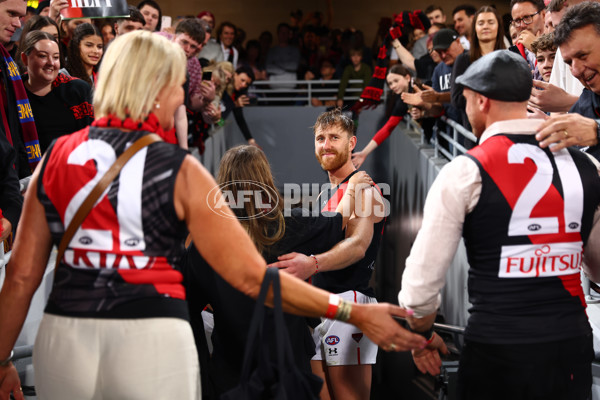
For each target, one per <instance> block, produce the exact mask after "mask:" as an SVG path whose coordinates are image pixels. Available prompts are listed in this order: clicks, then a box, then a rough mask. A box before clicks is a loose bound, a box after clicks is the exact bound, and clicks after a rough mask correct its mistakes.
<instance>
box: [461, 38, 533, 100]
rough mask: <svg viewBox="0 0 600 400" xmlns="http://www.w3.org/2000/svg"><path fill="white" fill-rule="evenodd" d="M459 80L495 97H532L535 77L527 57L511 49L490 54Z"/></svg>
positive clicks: (466, 85) (525, 98)
mask: <svg viewBox="0 0 600 400" xmlns="http://www.w3.org/2000/svg"><path fill="white" fill-rule="evenodd" d="M456 83H457V84H459V85H462V86H464V87H467V88H469V89H471V90H473V91H475V92H477V93H480V94H482V95H484V96H485V97H487V98H489V99H492V100H500V101H510V102H522V101H527V100H529V96H530V95H531V88H532V86H533V80H532V78H531V69H530V68H529V64H527V61H525V59H524V58H523V57H522V56H521V55H519V54H517V53H514V52H512V51H510V50H496V51H494V52H492V53H489V54H486V55H485V56H483V57H481V58H480V59H479V60H477V61H475V62H474V63H473V64H471V65H470V66H469V68H467V70H466V71H465V73H464V74H462V75H461V76H459V77H458V78H456Z"/></svg>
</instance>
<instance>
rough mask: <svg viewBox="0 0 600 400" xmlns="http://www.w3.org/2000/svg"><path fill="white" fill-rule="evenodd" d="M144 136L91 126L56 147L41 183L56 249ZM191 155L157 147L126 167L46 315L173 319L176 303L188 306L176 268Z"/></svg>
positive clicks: (89, 220) (82, 233) (65, 265)
mask: <svg viewBox="0 0 600 400" xmlns="http://www.w3.org/2000/svg"><path fill="white" fill-rule="evenodd" d="M147 133H148V132H144V131H133V132H127V133H125V132H123V131H121V130H119V129H112V128H100V127H94V126H92V127H89V128H85V129H83V130H81V131H79V132H76V133H74V134H72V135H69V136H64V137H60V138H59V139H57V141H56V142H55V144H54V145H53V146H52V147H51V148H50V149H49V151H48V153H47V155H46V160H45V163H44V165H43V168H42V170H41V173H40V178H39V183H38V197H39V199H40V201H41V202H42V204H43V205H44V207H45V211H46V218H47V221H48V225H49V227H50V231H51V234H52V238H53V241H54V243H55V244H56V245H58V244H59V243H60V239H61V238H62V235H63V234H64V231H65V227H66V226H68V224H69V223H70V221H71V220H72V218H73V216H74V214H75V213H76V211H77V210H78V209H79V207H80V206H81V204H82V202H83V201H84V199H85V198H86V196H87V195H88V194H89V192H90V191H91V189H92V188H93V187H94V185H95V184H96V183H97V182H98V180H99V179H100V178H101V177H102V176H103V175H104V173H105V172H106V171H107V170H108V169H109V168H110V167H111V165H112V164H113V163H114V161H115V160H116V159H117V157H118V156H119V155H120V154H121V153H122V152H123V151H124V150H125V149H126V148H127V147H128V146H129V145H131V144H132V143H133V142H134V141H135V140H137V139H138V138H140V137H141V136H143V135H145V134H147ZM186 154H187V153H186V152H185V151H184V150H182V149H180V148H179V147H177V146H175V145H171V144H168V143H164V142H158V143H153V144H151V145H150V146H148V147H145V148H143V149H141V150H140V151H138V152H137V153H136V154H135V155H134V156H133V157H132V158H131V159H130V160H129V162H128V163H127V164H126V165H125V166H124V167H123V169H122V170H121V172H120V173H119V175H118V177H117V178H116V179H115V180H114V181H113V182H112V184H111V185H110V186H109V187H108V188H107V190H106V191H105V193H104V194H103V195H102V196H101V197H100V200H98V201H97V203H96V205H95V206H94V208H93V209H92V211H91V212H90V213H89V214H88V216H87V217H86V219H85V220H84V221H83V224H82V225H81V227H80V228H79V230H78V231H77V232H76V233H75V235H74V237H73V239H72V240H71V242H70V244H69V246H68V248H67V250H66V251H65V254H64V257H63V260H61V264H60V266H59V268H58V271H57V274H56V277H55V282H54V286H53V289H52V292H51V295H50V299H49V303H48V307H47V309H46V311H47V312H52V313H56V314H63V315H70V316H94V317H115V316H117V317H119V316H123V317H140V316H168V315H170V314H171V313H172V312H173V309H172V307H171V305H173V304H176V303H177V302H175V303H174V302H173V301H171V300H175V299H178V300H179V301H180V302H181V303H183V304H184V301H183V300H185V291H184V288H183V286H182V275H181V273H180V272H179V271H177V270H176V269H174V265H176V264H177V262H178V261H179V259H180V258H181V256H182V254H183V250H184V245H183V243H184V240H185V237H186V235H187V228H186V225H185V223H184V222H183V221H180V220H179V219H178V218H177V215H176V213H175V208H174V203H173V194H174V185H175V178H176V176H177V172H178V170H179V168H180V166H181V163H182V162H183V159H184V157H185V156H186ZM136 304H140V305H141V304H145V306H139V307H136V306H135V305H136ZM149 304H151V305H152V306H151V307H148V305H149ZM132 305H134V306H132ZM178 307H180V306H179V305H177V306H175V308H178ZM142 309H144V310H142ZM153 310H154V311H153ZM148 313H149V314H148ZM177 313H178V312H177V311H175V314H177Z"/></svg>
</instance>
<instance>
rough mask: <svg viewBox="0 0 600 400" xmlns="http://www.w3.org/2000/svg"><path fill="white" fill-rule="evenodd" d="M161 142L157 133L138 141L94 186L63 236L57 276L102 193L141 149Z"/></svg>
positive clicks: (55, 266) (55, 267)
mask: <svg viewBox="0 0 600 400" xmlns="http://www.w3.org/2000/svg"><path fill="white" fill-rule="evenodd" d="M160 141H162V139H161V138H160V136H158V135H157V134H155V133H151V134H149V135H144V136H142V137H141V138H139V139H138V140H136V141H135V142H134V143H133V144H132V145H131V146H129V148H128V149H127V150H125V151H124V152H123V153H122V154H121V155H120V156H119V157H118V158H117V160H116V161H115V162H114V164H113V165H111V166H110V168H109V169H108V171H106V173H105V174H104V176H103V177H102V178H100V180H99V181H98V183H97V184H96V186H94V188H93V189H92V191H91V192H90V194H88V196H87V197H86V198H85V200H84V201H83V203H81V206H80V207H79V209H78V210H77V212H76V213H75V215H74V216H73V219H72V220H71V223H70V224H69V226H68V227H67V230H66V231H65V233H64V234H63V237H62V239H61V241H60V244H59V246H58V254H57V255H56V264H55V265H54V273H55V274H56V270H57V269H58V266H59V264H60V261H61V260H62V258H63V255H64V253H65V250H66V249H67V246H68V245H69V243H71V239H72V238H73V235H75V232H77V230H78V229H79V227H80V226H81V224H82V223H83V220H84V219H85V217H87V215H88V214H89V213H90V211H92V208H94V205H95V204H96V201H97V200H98V198H100V196H101V195H102V193H104V191H105V190H106V188H107V187H108V185H110V184H111V183H112V181H114V180H115V178H116V177H117V175H119V172H121V168H123V166H125V164H127V161H129V159H130V158H131V157H133V156H134V155H135V153H137V152H138V151H140V150H141V149H143V148H144V147H146V146H148V145H149V144H151V143H154V142H160Z"/></svg>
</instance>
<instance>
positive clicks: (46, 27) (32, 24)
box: [15, 15, 64, 73]
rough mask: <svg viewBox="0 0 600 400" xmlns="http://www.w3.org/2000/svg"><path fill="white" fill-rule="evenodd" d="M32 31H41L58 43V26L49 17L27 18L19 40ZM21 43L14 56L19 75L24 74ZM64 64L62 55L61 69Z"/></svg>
mask: <svg viewBox="0 0 600 400" xmlns="http://www.w3.org/2000/svg"><path fill="white" fill-rule="evenodd" d="M32 31H42V32H47V33H49V34H51V35H52V36H53V37H54V38H55V39H56V41H57V42H58V43H60V30H59V29H58V24H57V23H56V22H54V20H53V19H51V18H49V17H44V16H41V15H34V16H33V17H31V18H29V19H28V20H27V22H26V23H25V25H24V26H23V31H22V32H21V38H23V39H24V38H26V37H27V34H28V33H29V32H32ZM23 42H24V40H21V41H20V43H19V48H18V49H17V53H16V55H15V61H16V62H17V65H18V66H19V69H20V70H21V73H23V72H25V66H24V65H23V63H22V62H21V53H22V52H23ZM63 64H64V54H62V53H61V54H60V66H61V67H62V66H63Z"/></svg>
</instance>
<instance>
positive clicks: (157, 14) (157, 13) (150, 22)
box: [137, 0, 162, 32]
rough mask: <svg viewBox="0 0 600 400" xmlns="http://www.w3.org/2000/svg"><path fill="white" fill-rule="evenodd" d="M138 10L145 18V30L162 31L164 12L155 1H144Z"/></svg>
mask: <svg viewBox="0 0 600 400" xmlns="http://www.w3.org/2000/svg"><path fill="white" fill-rule="evenodd" d="M137 8H138V10H140V12H141V13H142V15H143V16H144V20H146V24H145V25H144V29H145V30H147V31H150V32H157V31H160V28H161V24H162V11H161V9H160V6H159V5H158V3H157V2H155V1H154V0H143V1H142V2H140V4H138V5H137Z"/></svg>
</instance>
